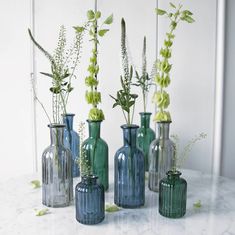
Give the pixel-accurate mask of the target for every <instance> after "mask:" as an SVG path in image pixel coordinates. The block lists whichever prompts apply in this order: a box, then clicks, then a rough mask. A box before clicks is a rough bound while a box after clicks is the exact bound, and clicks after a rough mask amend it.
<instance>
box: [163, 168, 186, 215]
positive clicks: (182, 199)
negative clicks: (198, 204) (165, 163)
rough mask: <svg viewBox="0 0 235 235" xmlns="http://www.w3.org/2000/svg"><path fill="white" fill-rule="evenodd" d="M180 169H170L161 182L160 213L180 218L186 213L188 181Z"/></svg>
mask: <svg viewBox="0 0 235 235" xmlns="http://www.w3.org/2000/svg"><path fill="white" fill-rule="evenodd" d="M180 175H181V172H179V171H168V172H167V177H165V178H163V179H161V180H160V182H159V213H160V214H161V215H163V216H165V217H168V218H180V217H183V216H184V215H185V213H186V201H187V182H186V180H185V179H183V178H181V177H180Z"/></svg>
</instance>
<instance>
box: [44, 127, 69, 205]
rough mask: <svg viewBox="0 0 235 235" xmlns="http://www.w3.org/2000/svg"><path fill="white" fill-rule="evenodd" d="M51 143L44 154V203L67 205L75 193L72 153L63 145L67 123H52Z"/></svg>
mask: <svg viewBox="0 0 235 235" xmlns="http://www.w3.org/2000/svg"><path fill="white" fill-rule="evenodd" d="M48 127H49V128H50V136H51V144H50V146H49V147H48V148H46V149H45V151H44V152H43V154H42V203H43V205H45V206H49V207H65V206H68V205H69V204H70V201H71V200H72V195H73V178H72V171H71V169H72V165H71V164H72V155H71V152H70V150H69V149H68V148H66V147H65V146H64V145H63V133H64V127H65V125H61V124H51V125H48Z"/></svg>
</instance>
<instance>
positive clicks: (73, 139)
mask: <svg viewBox="0 0 235 235" xmlns="http://www.w3.org/2000/svg"><path fill="white" fill-rule="evenodd" d="M74 116H75V115H74V114H65V115H63V123H64V125H65V129H64V145H65V146H66V147H67V148H69V149H70V150H71V152H72V175H73V177H78V176H80V170H79V142H80V139H79V135H78V134H77V132H75V131H74V130H73V117H74Z"/></svg>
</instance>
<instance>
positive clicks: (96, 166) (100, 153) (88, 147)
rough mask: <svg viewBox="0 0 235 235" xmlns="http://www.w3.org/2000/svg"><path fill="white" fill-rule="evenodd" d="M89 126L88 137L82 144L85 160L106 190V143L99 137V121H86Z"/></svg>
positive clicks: (107, 174)
mask: <svg viewBox="0 0 235 235" xmlns="http://www.w3.org/2000/svg"><path fill="white" fill-rule="evenodd" d="M87 122H88V126H89V138H87V139H86V140H85V141H84V142H83V144H82V151H83V154H84V157H85V161H86V162H87V163H88V165H89V166H91V171H92V173H93V174H94V175H96V176H98V181H99V183H100V184H102V185H103V186H104V189H105V190H107V189H108V187H109V172H108V171H109V169H108V165H109V158H108V145H107V143H106V142H105V141H104V140H103V139H101V138H100V124H101V121H89V120H88V121H87Z"/></svg>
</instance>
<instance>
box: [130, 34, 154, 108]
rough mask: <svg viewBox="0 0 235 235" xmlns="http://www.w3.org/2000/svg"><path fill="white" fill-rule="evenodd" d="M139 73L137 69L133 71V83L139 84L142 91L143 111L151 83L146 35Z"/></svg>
mask: <svg viewBox="0 0 235 235" xmlns="http://www.w3.org/2000/svg"><path fill="white" fill-rule="evenodd" d="M141 72H142V73H141V75H139V73H138V71H135V75H136V80H137V81H136V83H133V85H135V86H139V87H140V88H141V91H142V98H143V106H144V112H146V106H147V95H148V92H149V89H150V87H151V85H152V79H151V77H150V76H149V74H148V73H147V58H146V37H144V41H143V52H142V71H141Z"/></svg>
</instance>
